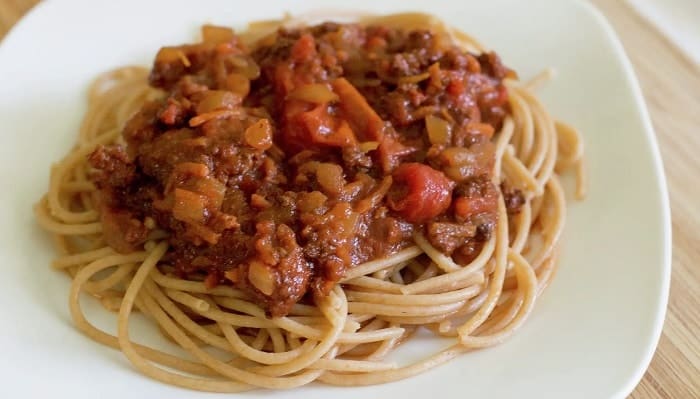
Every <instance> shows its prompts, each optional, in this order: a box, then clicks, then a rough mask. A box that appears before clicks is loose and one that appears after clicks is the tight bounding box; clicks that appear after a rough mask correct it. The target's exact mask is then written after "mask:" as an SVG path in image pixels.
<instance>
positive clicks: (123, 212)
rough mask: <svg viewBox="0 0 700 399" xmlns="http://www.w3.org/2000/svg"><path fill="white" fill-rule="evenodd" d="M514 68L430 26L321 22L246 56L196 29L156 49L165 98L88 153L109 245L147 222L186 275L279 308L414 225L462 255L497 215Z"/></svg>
mask: <svg viewBox="0 0 700 399" xmlns="http://www.w3.org/2000/svg"><path fill="white" fill-rule="evenodd" d="M510 74H512V72H511V71H510V70H508V69H507V68H505V67H504V66H503V65H502V64H501V61H500V59H499V58H498V56H496V54H494V53H485V54H481V55H475V54H470V53H467V52H464V51H462V50H460V49H459V48H456V47H453V46H445V45H443V44H441V42H440V41H439V40H436V38H435V37H434V35H432V34H431V33H430V32H427V31H412V32H404V31H400V30H395V29H391V28H387V27H382V26H369V27H362V26H359V25H338V24H332V23H326V24H322V25H319V26H314V27H310V28H304V29H295V30H280V31H279V32H278V33H277V34H276V35H274V37H272V38H268V39H266V40H264V41H263V43H262V44H260V45H258V46H256V48H255V49H254V50H252V51H251V50H249V49H248V48H246V46H244V45H243V44H242V43H241V42H240V41H239V40H238V39H237V37H236V36H235V35H233V33H232V32H231V31H230V30H228V29H225V28H215V27H205V28H204V40H203V42H202V43H198V44H192V45H183V46H179V47H167V48H163V49H161V51H160V52H159V53H158V55H157V57H156V60H155V63H154V65H153V69H152V71H151V75H150V84H151V85H152V86H154V87H157V88H161V89H163V90H164V92H165V94H166V95H165V97H164V99H162V100H156V101H153V102H149V103H147V104H144V105H143V107H142V109H141V110H140V111H139V112H138V113H137V114H136V115H134V116H133V117H132V118H131V120H130V121H129V123H128V124H127V126H126V127H125V129H124V132H123V135H124V139H125V141H126V143H127V145H126V146H124V147H122V146H118V145H113V146H108V147H100V148H98V149H97V150H96V151H95V152H94V153H93V154H92V155H91V156H90V162H91V164H92V166H93V167H94V168H95V171H94V173H93V174H92V176H91V178H92V180H93V181H94V182H95V183H96V185H97V186H98V188H99V189H100V203H101V210H102V222H103V224H104V231H105V239H106V240H107V242H108V243H109V244H110V245H111V246H113V247H114V248H115V249H116V250H118V251H120V252H130V251H133V250H136V249H137V248H138V247H139V246H140V245H142V244H143V242H144V241H145V240H146V237H147V235H148V233H149V232H150V230H151V229H149V228H148V227H147V225H148V226H150V225H151V224H150V220H149V222H146V220H147V219H149V218H150V219H152V220H153V221H154V222H155V224H156V228H158V229H162V230H165V231H167V232H168V233H169V235H170V238H169V240H170V249H169V251H168V253H167V255H166V257H165V259H164V263H168V264H171V265H172V266H174V270H175V272H176V273H177V274H178V275H179V276H180V277H182V278H188V279H204V280H205V282H206V283H207V284H208V285H210V286H214V285H217V284H231V285H234V286H236V287H239V288H241V289H244V290H246V291H247V292H249V293H250V294H251V295H253V296H254V297H255V298H256V299H257V300H258V301H259V302H260V303H261V304H263V305H264V306H265V307H266V308H267V309H268V310H269V312H270V313H271V314H272V315H273V316H279V315H284V314H286V313H287V312H288V311H289V310H290V308H291V306H292V305H293V304H294V303H296V302H298V301H300V300H303V298H304V297H305V295H307V293H313V294H314V295H326V294H327V293H328V292H329V290H330V289H331V288H332V287H333V286H334V285H335V284H336V283H337V282H338V281H339V279H341V278H342V276H343V275H344V274H345V272H346V270H348V269H349V268H352V267H354V266H356V265H358V264H360V263H362V262H366V261H368V260H372V259H376V258H380V257H384V256H387V255H391V254H392V253H395V252H396V251H398V250H400V249H401V248H404V247H406V246H409V245H411V244H412V242H413V241H412V235H413V234H414V233H415V232H422V233H423V234H425V236H426V237H427V239H428V240H429V241H430V242H431V243H432V245H434V246H435V247H437V248H438V249H439V250H441V251H443V252H445V253H446V254H448V255H451V256H453V258H454V259H455V260H456V261H457V262H461V263H467V262H469V261H470V260H472V259H473V258H474V257H475V256H476V255H477V254H478V251H479V249H480V248H481V246H482V244H483V242H485V241H486V240H487V239H488V238H489V236H490V235H491V232H492V230H493V228H494V225H495V223H496V221H497V213H496V209H497V199H498V195H499V190H498V189H497V187H495V186H494V185H493V184H492V183H491V177H492V176H491V173H492V168H493V164H494V146H493V144H492V143H491V137H492V135H493V134H494V131H497V130H498V129H499V128H500V126H501V124H502V122H503V118H504V117H505V116H506V114H507V113H508V112H509V109H508V105H507V92H506V88H505V86H504V85H503V79H504V78H505V77H506V76H508V75H510ZM504 192H506V191H504ZM507 194H508V200H507V201H506V202H507V204H509V209H510V210H511V211H512V212H517V209H518V208H519V206H520V205H521V204H522V196H521V195H520V193H519V192H517V190H507Z"/></svg>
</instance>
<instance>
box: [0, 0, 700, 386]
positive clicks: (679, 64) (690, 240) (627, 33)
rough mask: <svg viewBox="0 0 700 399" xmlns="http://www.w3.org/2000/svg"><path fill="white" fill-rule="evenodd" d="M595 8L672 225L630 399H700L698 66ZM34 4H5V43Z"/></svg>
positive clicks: (651, 32)
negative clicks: (660, 320)
mask: <svg viewBox="0 0 700 399" xmlns="http://www.w3.org/2000/svg"><path fill="white" fill-rule="evenodd" d="M592 1H593V3H594V4H595V5H596V6H597V7H598V8H599V9H600V10H601V11H602V12H603V13H604V14H605V16H606V17H607V18H608V20H609V21H610V22H611V23H612V25H613V27H614V28H615V30H616V31H617V33H618V35H619V36H620V38H621V39H622V42H623V44H624V46H625V48H626V50H627V54H628V55H629V57H630V58H631V59H632V64H633V65H634V68H635V70H636V72H637V75H638V77H639V80H640V82H641V85H642V90H643V91H644V95H645V98H646V102H647V105H648V106H649V109H650V112H651V117H652V120H653V123H654V127H655V128H656V133H657V135H658V139H659V144H660V146H661V155H662V157H663V160H664V164H665V168H666V176H667V179H668V187H669V191H670V198H671V213H672V218H673V275H672V280H671V296H670V299H669V305H668V313H667V315H666V323H665V325H664V330H663V335H662V336H661V341H660V342H659V347H658V349H657V351H656V354H655V355H654V359H653V360H652V362H651V366H650V367H649V370H648V371H647V372H646V374H645V375H644V378H643V379H642V381H641V383H640V384H639V385H638V386H637V388H636V389H635V390H634V392H633V393H632V394H631V395H630V398H634V399H648V398H669V399H693V398H700V267H698V266H697V262H698V261H699V260H700V66H698V65H695V64H693V63H692V61H690V60H689V59H688V58H687V57H685V56H684V55H683V54H682V52H681V51H679V50H678V49H677V48H676V47H675V46H673V45H672V43H670V42H669V41H668V40H667V39H666V38H664V37H663V36H662V35H661V34H660V33H659V32H658V31H657V30H656V29H655V28H654V27H652V26H651V25H650V24H649V23H648V22H647V21H645V20H644V19H643V18H641V17H640V16H639V15H637V14H636V13H635V12H634V11H633V10H632V9H630V8H629V6H628V5H626V3H624V2H621V1H617V0H592ZM36 2H37V1H36V0H0V37H4V35H5V33H7V31H8V30H10V29H11V28H12V26H13V25H14V24H15V23H16V22H17V21H18V20H19V19H20V18H21V17H22V15H24V14H25V13H26V12H27V11H28V10H29V9H30V8H31V7H32V6H33V5H34V4H35V3H36ZM0 62H2V60H0ZM640 217H643V215H640Z"/></svg>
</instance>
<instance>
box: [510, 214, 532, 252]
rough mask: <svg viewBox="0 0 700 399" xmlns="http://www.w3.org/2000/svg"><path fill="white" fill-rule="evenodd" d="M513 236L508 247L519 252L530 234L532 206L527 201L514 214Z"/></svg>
mask: <svg viewBox="0 0 700 399" xmlns="http://www.w3.org/2000/svg"><path fill="white" fill-rule="evenodd" d="M514 224H515V226H514V227H515V229H514V230H515V237H514V238H513V241H512V243H511V244H510V247H511V249H512V250H513V251H515V252H517V253H520V252H522V250H523V248H524V247H525V245H526V244H527V239H528V237H529V236H530V226H531V225H532V208H531V207H530V202H529V201H528V202H527V203H525V204H524V205H523V206H522V207H521V208H520V213H519V214H518V215H516V216H515V223H514Z"/></svg>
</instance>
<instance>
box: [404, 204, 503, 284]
mask: <svg viewBox="0 0 700 399" xmlns="http://www.w3.org/2000/svg"><path fill="white" fill-rule="evenodd" d="M502 220H507V219H505V218H504V219H502ZM496 241H497V239H496V238H495V237H492V238H491V239H489V240H488V241H487V242H486V244H485V245H484V248H483V249H482V250H481V252H480V253H479V256H477V257H476V259H474V260H473V261H472V262H471V263H470V264H469V265H467V266H465V267H463V268H462V269H461V270H458V271H456V272H452V273H448V274H442V275H439V276H436V277H432V278H429V279H426V280H422V281H418V282H415V283H412V284H408V285H406V286H404V287H401V292H402V293H403V294H406V295H409V294H420V293H425V292H429V291H430V290H432V289H434V288H435V287H436V286H444V284H446V283H447V284H454V282H455V281H461V280H464V279H466V278H468V277H470V275H471V274H473V273H476V272H478V271H479V270H480V269H482V268H483V267H484V265H485V264H486V262H488V260H489V259H490V258H491V255H492V254H493V251H494V248H495V247H496V245H497V243H496ZM506 241H507V240H506ZM506 245H507V242H506Z"/></svg>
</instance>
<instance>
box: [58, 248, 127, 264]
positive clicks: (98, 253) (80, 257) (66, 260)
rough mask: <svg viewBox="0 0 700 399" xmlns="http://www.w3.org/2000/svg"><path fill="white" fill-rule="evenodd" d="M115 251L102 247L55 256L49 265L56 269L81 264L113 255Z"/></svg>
mask: <svg viewBox="0 0 700 399" xmlns="http://www.w3.org/2000/svg"><path fill="white" fill-rule="evenodd" d="M115 254H116V252H115V251H114V250H113V249H112V248H111V247H103V248H100V249H95V250H92V251H87V252H80V253H77V254H71V255H66V256H62V257H60V258H56V259H55V260H54V261H53V262H51V266H53V267H54V268H56V269H63V268H66V267H69V266H75V265H82V264H86V263H90V262H92V261H94V260H97V259H100V258H104V257H105V256H109V255H115Z"/></svg>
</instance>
